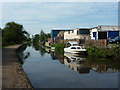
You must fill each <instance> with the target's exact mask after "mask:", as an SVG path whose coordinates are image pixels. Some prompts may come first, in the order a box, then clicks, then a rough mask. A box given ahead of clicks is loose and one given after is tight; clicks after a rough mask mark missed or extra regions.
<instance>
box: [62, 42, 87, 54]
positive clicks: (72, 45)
mask: <svg viewBox="0 0 120 90" xmlns="http://www.w3.org/2000/svg"><path fill="white" fill-rule="evenodd" d="M66 47H67V48H64V52H68V53H81V52H86V49H85V48H84V47H83V46H79V45H78V43H77V42H76V41H68V42H67V43H66Z"/></svg>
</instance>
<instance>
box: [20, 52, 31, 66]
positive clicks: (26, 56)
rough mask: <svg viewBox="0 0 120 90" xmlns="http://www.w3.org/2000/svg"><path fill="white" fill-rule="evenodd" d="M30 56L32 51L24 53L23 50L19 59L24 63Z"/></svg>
mask: <svg viewBox="0 0 120 90" xmlns="http://www.w3.org/2000/svg"><path fill="white" fill-rule="evenodd" d="M29 56H30V52H26V53H23V52H20V53H19V61H20V63H21V64H23V63H24V62H25V60H26V59H27V58H28V57H29Z"/></svg>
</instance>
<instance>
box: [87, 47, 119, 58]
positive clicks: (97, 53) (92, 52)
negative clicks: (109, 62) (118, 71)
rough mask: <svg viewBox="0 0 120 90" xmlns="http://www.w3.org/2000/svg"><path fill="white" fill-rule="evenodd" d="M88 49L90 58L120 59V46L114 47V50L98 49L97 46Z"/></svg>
mask: <svg viewBox="0 0 120 90" xmlns="http://www.w3.org/2000/svg"><path fill="white" fill-rule="evenodd" d="M86 49H87V54H88V55H89V56H93V57H99V58H113V59H120V46H119V47H118V46H114V47H112V48H98V47H96V46H91V47H89V48H86Z"/></svg>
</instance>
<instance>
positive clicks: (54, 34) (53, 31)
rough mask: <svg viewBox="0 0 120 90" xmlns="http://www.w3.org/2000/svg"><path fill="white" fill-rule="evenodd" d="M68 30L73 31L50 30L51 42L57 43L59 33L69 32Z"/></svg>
mask: <svg viewBox="0 0 120 90" xmlns="http://www.w3.org/2000/svg"><path fill="white" fill-rule="evenodd" d="M70 30H73V29H52V30H51V38H52V40H53V42H54V43H55V42H57V35H58V34H59V33H60V31H63V32H64V31H70Z"/></svg>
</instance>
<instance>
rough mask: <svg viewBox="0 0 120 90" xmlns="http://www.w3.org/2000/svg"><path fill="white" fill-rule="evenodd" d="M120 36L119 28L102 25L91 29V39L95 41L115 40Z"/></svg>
mask: <svg viewBox="0 0 120 90" xmlns="http://www.w3.org/2000/svg"><path fill="white" fill-rule="evenodd" d="M117 36H120V27H119V26H107V25H101V26H98V27H94V28H91V29H90V37H91V39H93V40H100V39H107V38H109V37H112V38H115V37H117Z"/></svg>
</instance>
